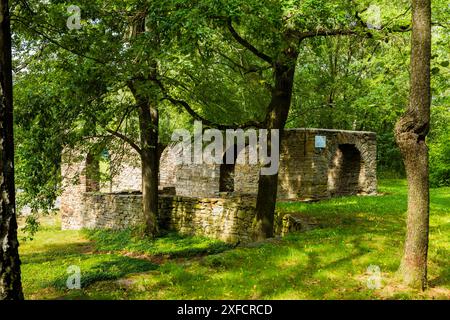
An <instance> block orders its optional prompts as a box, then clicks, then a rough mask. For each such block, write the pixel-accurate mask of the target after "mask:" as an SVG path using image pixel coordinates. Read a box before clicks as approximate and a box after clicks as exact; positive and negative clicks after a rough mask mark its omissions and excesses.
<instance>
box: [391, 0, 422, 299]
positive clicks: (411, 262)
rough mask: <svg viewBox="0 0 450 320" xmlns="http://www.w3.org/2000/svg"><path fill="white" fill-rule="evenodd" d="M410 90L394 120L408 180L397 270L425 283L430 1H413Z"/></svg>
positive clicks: (407, 280) (409, 280) (412, 283)
mask: <svg viewBox="0 0 450 320" xmlns="http://www.w3.org/2000/svg"><path fill="white" fill-rule="evenodd" d="M412 15H413V28H412V43H411V93H410V101H409V107H408V110H407V112H406V113H405V114H404V115H403V116H402V117H401V118H400V120H399V121H398V122H397V125H396V128H395V135H396V140H397V144H398V145H399V148H400V150H401V153H402V155H403V161H404V163H405V169H406V175H407V179H408V212H407V221H406V240H405V248H404V253H403V258H402V262H401V266H400V273H401V275H402V277H403V282H404V283H405V284H406V285H408V286H411V287H418V288H422V290H424V289H425V288H426V286H427V253H428V229H429V182H428V147H427V145H426V141H425V139H426V136H427V134H428V131H429V125H430V104H431V93H430V58H431V1H430V0H413V10H412Z"/></svg>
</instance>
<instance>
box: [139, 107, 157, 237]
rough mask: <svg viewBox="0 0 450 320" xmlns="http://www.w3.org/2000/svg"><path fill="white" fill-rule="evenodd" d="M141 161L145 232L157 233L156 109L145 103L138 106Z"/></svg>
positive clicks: (154, 234) (149, 234)
mask: <svg viewBox="0 0 450 320" xmlns="http://www.w3.org/2000/svg"><path fill="white" fill-rule="evenodd" d="M139 127H140V135H141V162H142V205H143V212H144V216H145V220H146V234H147V235H148V236H151V237H154V236H156V235H157V234H158V218H157V217H158V182H159V181H158V180H159V179H158V173H159V157H158V110H157V109H156V108H153V107H151V106H149V105H148V104H147V103H144V104H142V103H141V104H140V106H139Z"/></svg>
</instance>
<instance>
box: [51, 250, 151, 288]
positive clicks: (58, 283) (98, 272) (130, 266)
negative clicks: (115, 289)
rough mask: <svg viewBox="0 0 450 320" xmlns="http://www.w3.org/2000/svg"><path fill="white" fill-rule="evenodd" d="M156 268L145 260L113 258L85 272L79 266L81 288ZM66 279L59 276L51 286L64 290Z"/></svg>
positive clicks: (90, 267) (66, 276) (66, 277)
mask: <svg viewBox="0 0 450 320" xmlns="http://www.w3.org/2000/svg"><path fill="white" fill-rule="evenodd" d="M158 267H159V266H158V265H157V264H154V263H151V262H149V261H145V260H140V259H134V258H129V257H123V256H113V257H112V259H108V260H106V261H100V262H98V263H96V264H93V265H92V266H88V268H85V270H83V268H82V266H81V288H86V287H88V286H90V285H91V284H93V283H95V282H98V281H104V280H116V279H119V278H122V277H124V276H126V275H129V274H133V273H142V272H148V271H151V270H156V269H158ZM67 279H68V275H63V276H59V277H57V278H56V279H55V280H54V281H53V283H52V285H53V286H54V287H56V288H57V289H61V290H62V289H66V288H67V285H66V282H67Z"/></svg>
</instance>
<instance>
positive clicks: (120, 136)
mask: <svg viewBox="0 0 450 320" xmlns="http://www.w3.org/2000/svg"><path fill="white" fill-rule="evenodd" d="M106 131H107V132H109V133H110V134H112V135H113V136H115V137H117V138H119V139H122V140H123V141H125V142H127V143H128V144H129V145H130V146H131V147H132V148H133V149H134V150H136V151H137V152H138V153H139V155H140V154H142V150H141V148H140V147H139V146H138V145H137V144H136V143H135V142H134V141H133V140H132V139H130V138H129V137H127V136H126V135H124V134H123V133H120V132H118V131H114V130H111V129H106Z"/></svg>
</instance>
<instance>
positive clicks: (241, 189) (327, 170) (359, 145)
mask: <svg viewBox="0 0 450 320" xmlns="http://www.w3.org/2000/svg"><path fill="white" fill-rule="evenodd" d="M316 135H320V136H325V137H326V140H327V144H326V148H324V149H318V148H316V147H315V136H316ZM376 148H377V147H376V135H375V133H372V132H361V131H343V130H326V129H287V130H286V131H285V133H284V138H283V141H282V143H281V146H280V167H279V174H278V198H279V199H285V200H319V199H326V198H330V197H333V196H340V195H354V194H360V195H373V194H376V192H377V176H376V165H377V163H376V155H377V149H376ZM247 149H248V148H246V151H247ZM247 152H248V151H247ZM244 156H245V152H240V153H239V155H238V157H237V160H238V161H239V160H240V159H242V157H244ZM162 161H164V159H162ZM220 175H221V166H220V165H193V164H191V165H183V166H178V167H176V179H175V187H176V194H177V195H182V196H193V197H212V196H217V194H218V193H219V192H220V191H221V190H220ZM258 180H259V167H258V166H255V165H240V164H236V166H235V169H234V188H233V191H234V192H235V193H245V194H256V193H257V190H258Z"/></svg>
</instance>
